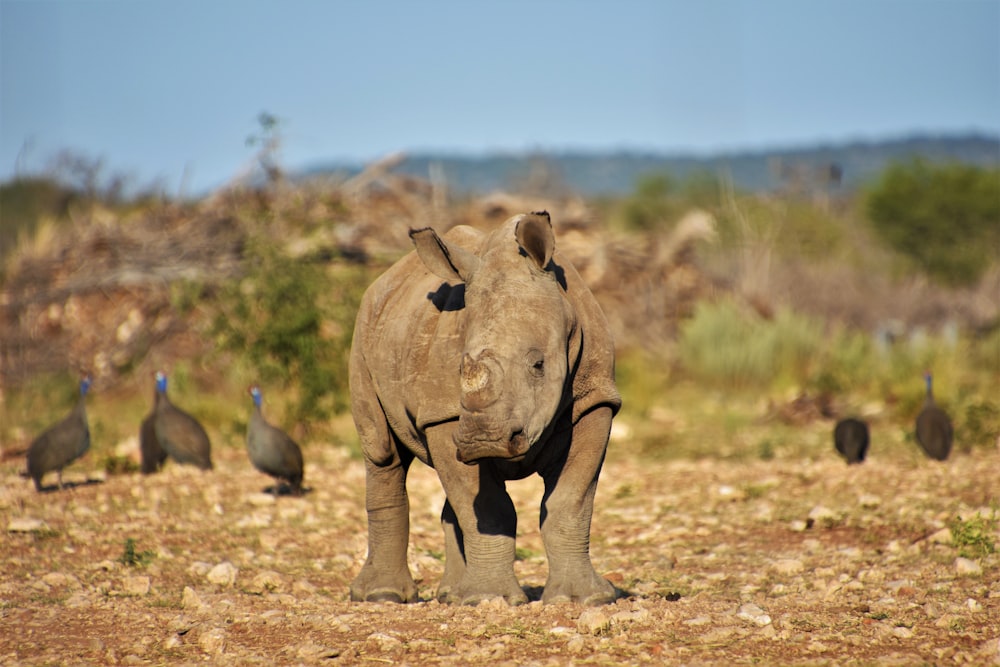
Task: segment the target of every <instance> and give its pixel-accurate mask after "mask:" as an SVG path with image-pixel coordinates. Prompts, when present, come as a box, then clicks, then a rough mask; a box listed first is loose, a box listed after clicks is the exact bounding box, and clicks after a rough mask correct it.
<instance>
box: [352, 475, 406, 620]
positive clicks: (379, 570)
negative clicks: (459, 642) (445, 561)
mask: <svg viewBox="0 0 1000 667" xmlns="http://www.w3.org/2000/svg"><path fill="white" fill-rule="evenodd" d="M410 460H412V459H410ZM408 463H409V461H401V460H400V459H399V457H398V456H394V457H393V460H392V461H391V462H390V463H389V464H388V465H386V466H378V465H375V464H374V463H372V462H371V461H366V462H365V466H366V472H367V474H366V484H365V505H366V507H367V510H368V558H367V559H366V560H365V564H364V567H362V568H361V572H359V573H358V576H357V577H355V579H354V581H353V582H351V600H354V601H358V602H413V601H414V600H416V599H417V584H416V582H414V581H413V575H411V574H410V568H409V565H408V564H407V562H406V550H407V547H408V544H409V540H410V502H409V498H408V496H407V495H406V471H407V468H408V467H409V466H408Z"/></svg>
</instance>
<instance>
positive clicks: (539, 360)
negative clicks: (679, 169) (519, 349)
mask: <svg viewBox="0 0 1000 667" xmlns="http://www.w3.org/2000/svg"><path fill="white" fill-rule="evenodd" d="M528 364H529V365H530V366H531V374H532V375H534V376H535V377H542V376H543V375H545V357H543V356H542V353H541V352H539V351H538V350H532V351H531V352H530V353H529V354H528Z"/></svg>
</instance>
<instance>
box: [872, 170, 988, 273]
mask: <svg viewBox="0 0 1000 667" xmlns="http://www.w3.org/2000/svg"><path fill="white" fill-rule="evenodd" d="M866 204H867V211H868V217H869V218H870V220H871V223H872V225H873V227H874V229H875V232H876V234H878V235H879V236H880V237H881V238H882V239H883V240H884V241H885V242H886V243H888V244H889V245H890V246H891V247H892V248H893V249H895V250H896V251H897V252H899V253H901V254H902V255H903V256H905V257H907V258H909V259H910V260H911V261H913V262H914V263H915V264H916V265H917V266H918V267H920V269H921V270H923V271H924V272H926V273H927V274H928V275H929V276H931V277H932V278H934V279H935V280H937V281H939V282H941V283H943V284H946V285H970V284H974V283H975V282H976V281H977V280H979V278H980V277H981V276H982V274H983V273H984V272H985V270H986V269H987V268H988V267H989V266H990V263H991V262H992V261H994V260H995V259H996V256H997V247H1000V170H998V169H984V168H980V167H974V166H970V165H964V164H949V165H942V166H935V165H931V164H929V163H927V162H926V161H923V160H914V161H912V162H909V163H906V164H902V163H897V164H894V165H891V166H890V167H888V168H887V169H886V170H885V172H884V173H883V174H882V177H881V179H880V180H879V181H878V182H877V183H876V184H875V186H874V187H873V188H872V189H871V190H870V192H869V193H868V195H867V200H866Z"/></svg>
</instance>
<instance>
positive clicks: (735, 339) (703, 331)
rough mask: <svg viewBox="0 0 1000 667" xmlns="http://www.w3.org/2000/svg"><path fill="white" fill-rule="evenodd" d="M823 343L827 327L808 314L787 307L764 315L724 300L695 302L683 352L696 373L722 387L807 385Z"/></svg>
mask: <svg viewBox="0 0 1000 667" xmlns="http://www.w3.org/2000/svg"><path fill="white" fill-rule="evenodd" d="M821 345H822V331H821V330H820V328H819V326H818V325H817V324H815V323H814V322H812V321H811V320H809V319H807V318H805V317H802V316H800V315H796V314H794V313H792V312H790V311H787V310H782V311H779V312H778V314H777V316H776V317H775V318H774V319H772V320H764V319H761V318H759V317H754V316H752V315H750V314H749V313H747V312H745V311H742V310H740V309H739V308H737V307H736V305H734V304H733V303H731V302H728V301H723V302H720V303H715V304H708V303H702V304H699V305H698V306H697V307H696V309H695V314H694V317H692V318H691V319H690V320H688V321H687V322H685V323H684V325H683V326H682V328H681V337H680V357H681V363H682V365H683V366H684V368H685V369H687V370H688V371H689V372H690V373H691V374H692V375H693V376H695V377H696V378H698V379H700V380H703V381H706V382H710V383H713V384H717V385H721V386H727V387H766V386H768V385H770V384H771V383H772V382H774V381H775V380H777V379H779V378H782V377H785V378H789V379H791V380H793V381H795V382H797V383H799V384H804V383H805V381H806V380H807V378H808V376H809V373H810V361H811V359H813V358H814V356H815V354H816V351H817V350H818V349H819V348H820V347H821Z"/></svg>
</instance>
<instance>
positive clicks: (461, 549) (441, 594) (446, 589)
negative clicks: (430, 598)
mask: <svg viewBox="0 0 1000 667" xmlns="http://www.w3.org/2000/svg"><path fill="white" fill-rule="evenodd" d="M441 530H442V531H443V532H444V575H442V577H441V584H440V585H439V586H438V592H437V598H438V600H440V601H441V602H445V601H447V600H448V598H449V596H450V595H451V592H452V591H453V590H457V589H458V586H459V584H461V583H462V577H464V576H465V543H464V539H463V535H462V529H461V528H460V527H459V525H458V517H457V516H456V515H455V510H454V509H453V508H452V506H451V503H450V502H448V501H447V500H445V501H444V509H442V510H441Z"/></svg>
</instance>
